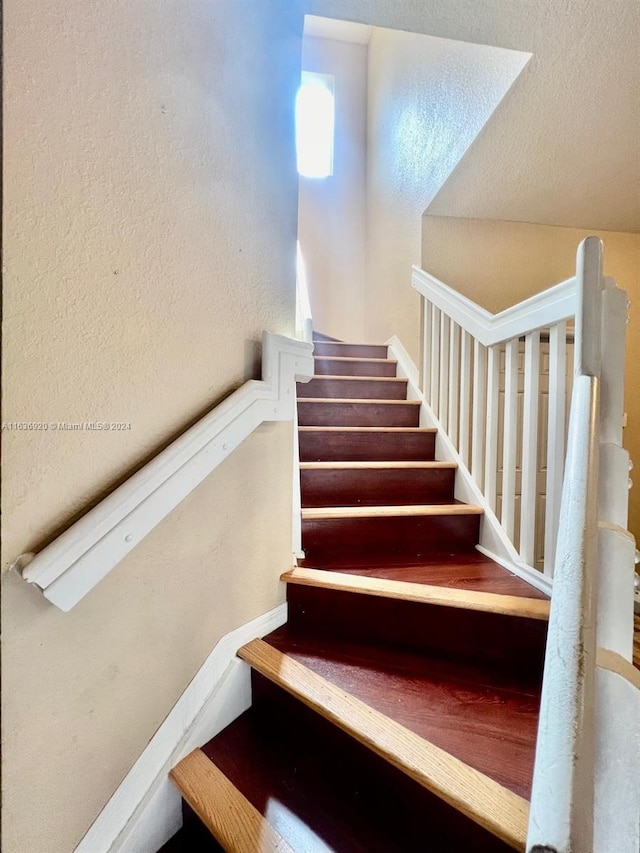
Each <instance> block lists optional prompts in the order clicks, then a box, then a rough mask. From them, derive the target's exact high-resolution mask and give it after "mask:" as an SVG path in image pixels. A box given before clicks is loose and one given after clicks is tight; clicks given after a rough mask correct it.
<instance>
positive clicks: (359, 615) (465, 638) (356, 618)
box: [287, 584, 547, 684]
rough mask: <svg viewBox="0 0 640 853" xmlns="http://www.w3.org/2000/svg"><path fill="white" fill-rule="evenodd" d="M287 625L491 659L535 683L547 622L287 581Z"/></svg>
mask: <svg viewBox="0 0 640 853" xmlns="http://www.w3.org/2000/svg"><path fill="white" fill-rule="evenodd" d="M287 602H288V607H289V622H288V624H289V626H290V628H291V630H292V631H294V632H295V633H296V636H300V637H305V638H309V637H313V638H314V640H315V639H317V640H318V642H319V644H321V643H322V639H323V638H327V639H330V640H346V641H356V642H358V643H375V644H377V643H384V644H391V645H398V646H406V647H410V648H413V649H415V650H416V651H424V652H429V653H431V654H444V655H447V656H449V655H452V656H455V657H457V658H459V659H461V660H465V661H468V662H469V663H470V664H472V663H473V662H474V661H476V662H479V663H482V662H490V663H491V664H495V665H496V666H499V667H501V668H502V667H504V668H506V669H510V670H513V671H515V672H517V673H520V674H522V676H523V677H524V678H528V679H530V680H531V682H532V684H537V683H538V682H539V681H540V679H541V678H542V664H543V660H544V650H545V644H546V635H547V623H546V622H544V621H540V620H535V619H523V618H521V617H518V616H504V615H501V614H496V613H484V612H479V611H474V610H462V609H459V608H455V607H442V606H439V605H431V604H424V603H421V602H414V601H401V600H398V599H392V598H381V597H377V596H370V595H363V594H359V593H353V592H342V591H339V590H332V589H322V588H318V587H313V586H302V585H300V584H288V586H287Z"/></svg>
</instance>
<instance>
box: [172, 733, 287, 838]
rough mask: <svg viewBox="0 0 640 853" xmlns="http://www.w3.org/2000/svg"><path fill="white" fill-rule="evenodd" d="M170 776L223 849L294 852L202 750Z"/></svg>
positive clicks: (176, 768)
mask: <svg viewBox="0 0 640 853" xmlns="http://www.w3.org/2000/svg"><path fill="white" fill-rule="evenodd" d="M169 776H170V778H171V779H172V781H173V783H174V784H175V785H176V787H177V788H178V790H179V791H180V794H181V795H182V797H183V799H184V800H185V801H186V802H187V803H188V804H189V806H190V807H191V808H192V809H193V810H194V812H195V813H196V814H197V815H198V817H199V818H200V820H201V821H202V822H203V823H204V824H205V826H206V827H207V829H208V830H209V832H211V834H212V835H213V836H214V838H216V840H217V841H219V842H220V844H222V845H223V847H224V848H225V850H228V851H233V852H234V853H296V851H295V850H294V848H293V847H290V846H289V844H287V842H286V841H284V840H283V839H282V837H281V836H280V835H279V834H278V833H277V832H276V830H275V829H274V828H273V827H272V826H271V825H270V824H269V822H268V821H267V820H266V819H265V817H264V816H263V815H262V814H260V812H259V811H258V810H257V809H256V808H255V806H253V805H252V804H251V803H250V802H249V800H247V798H246V797H244V796H243V794H242V793H241V792H240V791H239V790H238V789H237V788H236V787H235V785H233V784H232V783H231V782H230V781H229V779H228V778H227V777H226V776H225V775H224V773H222V772H221V771H220V770H219V769H218V767H216V765H215V764H214V763H213V762H212V761H210V759H209V758H207V756H206V755H205V754H204V752H203V751H202V750H200V749H194V751H193V752H192V753H190V754H189V755H187V757H186V758H184V759H183V760H182V761H181V762H180V763H179V764H178V765H177V766H176V767H174V769H173V770H172V771H171V772H170V774H169Z"/></svg>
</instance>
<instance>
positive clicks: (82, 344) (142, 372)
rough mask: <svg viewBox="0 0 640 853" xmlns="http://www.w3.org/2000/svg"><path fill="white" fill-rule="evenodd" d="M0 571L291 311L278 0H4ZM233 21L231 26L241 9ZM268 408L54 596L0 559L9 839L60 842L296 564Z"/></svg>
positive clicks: (158, 437)
mask: <svg viewBox="0 0 640 853" xmlns="http://www.w3.org/2000/svg"><path fill="white" fill-rule="evenodd" d="M4 21H5V28H6V38H5V57H4V60H5V61H4V71H5V75H4V86H5V120H4V121H5V123H4V127H5V160H4V169H5V172H4V180H5V184H4V191H5V211H4V248H5V257H4V265H5V278H4V286H5V295H4V329H3V332H4V359H3V365H4V411H3V418H4V420H5V421H36V422H37V421H45V422H50V421H74V422H79V421H90V420H102V421H112V420H113V421H127V422H130V423H131V429H130V430H129V431H126V432H110V433H104V432H86V433H78V432H70V433H62V432H58V433H56V434H54V433H52V432H50V431H47V432H38V433H34V432H28V433H27V432H11V431H5V432H3V457H4V458H3V473H4V483H3V494H2V496H3V545H4V554H3V566H4V567H6V566H7V565H8V564H10V563H11V562H12V561H13V560H14V559H15V558H16V557H17V556H18V555H19V554H20V553H22V552H25V551H28V550H32V549H34V548H36V549H37V548H38V547H39V545H40V544H41V543H42V542H43V541H45V540H46V539H47V538H50V537H51V535H52V533H53V532H54V531H55V530H56V529H58V528H59V527H61V526H63V525H64V524H65V523H66V522H68V520H69V519H70V518H72V517H73V516H74V515H76V514H77V513H78V512H81V511H82V510H83V509H84V508H86V507H87V505H88V503H89V502H91V501H93V500H95V499H96V498H97V497H99V496H100V495H101V494H103V493H104V492H105V491H106V490H108V489H109V488H110V486H111V485H112V484H113V483H114V482H116V481H118V480H119V479H120V478H122V477H124V476H126V474H127V473H128V472H130V471H131V470H133V469H134V468H135V467H136V466H138V465H139V464H140V463H141V462H142V461H143V460H144V459H146V458H148V457H149V456H150V455H152V454H153V453H154V452H155V451H156V450H157V449H158V448H159V447H160V446H162V445H163V444H164V443H166V441H167V440H169V439H170V438H171V437H173V436H174V435H176V434H178V433H179V432H180V431H181V430H182V429H183V428H184V427H185V425H187V424H188V423H189V422H190V421H192V420H193V419H194V418H196V417H198V416H199V415H200V414H201V413H203V411H205V410H206V409H207V408H208V407H210V406H211V405H212V404H214V403H215V402H216V400H219V399H220V398H222V397H223V396H225V395H226V394H227V393H228V392H229V391H230V390H232V389H233V388H235V387H237V386H238V385H239V384H241V383H242V382H243V381H244V380H245V379H247V378H249V377H251V376H255V375H256V370H257V365H256V352H259V345H258V343H257V342H258V341H259V340H260V336H261V333H262V331H263V329H265V328H266V329H269V330H271V331H274V332H279V333H284V334H290V333H291V332H292V331H293V313H294V288H295V269H294V264H295V240H296V223H297V210H296V199H297V176H296V174H295V157H294V141H293V102H294V96H295V91H296V88H297V85H298V81H299V74H300V47H301V39H300V35H301V31H302V17H301V15H300V14H299V10H298V7H297V4H296V3H291V2H275V0H274V2H269V3H260V4H256V3H255V2H251V0H234V2H233V3H228V2H210V0H168V1H167V2H164V3H161V4H158V3H155V2H151V0H138V2H135V3H125V2H117V3H109V4H102V5H100V4H95V3H93V4H87V3H81V2H74V0H61V2H60V3H55V4H46V3H45V4H43V3H41V2H39V0H11V2H9V3H5V8H4ZM249 21H250V22H251V26H247V22H249ZM290 448H291V427H290V425H286V424H285V425H282V424H281V425H273V426H265V427H263V428H261V429H260V430H259V431H258V432H257V433H255V434H254V435H253V436H252V437H251V438H249V439H248V440H247V441H246V442H245V443H244V444H243V445H242V446H241V447H240V448H239V449H238V450H237V451H236V452H235V453H234V454H233V456H232V457H231V458H230V459H228V460H227V461H226V462H225V463H224V464H223V465H222V466H221V467H220V468H219V469H218V470H217V471H216V472H214V474H213V475H212V476H211V477H210V478H209V479H208V480H207V481H206V482H205V483H204V484H202V485H201V486H200V487H199V488H198V489H197V490H196V491H195V492H194V493H193V494H192V495H191V496H190V497H189V498H188V499H187V500H185V501H184V502H183V504H182V505H181V506H180V507H179V508H178V509H177V510H176V511H175V512H174V513H173V514H172V515H171V516H170V517H169V518H168V519H166V521H165V522H163V524H162V525H160V527H158V528H157V529H156V530H155V531H154V532H153V533H152V534H151V535H150V536H149V537H148V539H147V540H145V542H144V543H143V544H141V545H140V546H139V547H138V548H137V549H136V550H135V551H134V552H132V554H131V555H130V556H129V557H128V558H127V559H126V560H125V561H123V562H122V563H121V565H120V566H118V567H117V568H116V569H115V570H114V571H113V572H112V574H111V575H110V576H109V577H108V578H107V579H106V580H105V581H104V582H103V583H102V584H100V586H98V587H97V588H96V589H95V590H94V591H93V592H92V593H91V594H90V595H89V596H88V597H87V598H86V599H85V600H83V601H82V602H81V603H80V604H79V605H78V606H77V607H76V608H75V609H74V610H73V611H72V612H71V613H68V614H63V613H61V612H59V611H57V610H56V609H55V608H54V607H53V606H51V605H49V604H47V603H46V601H45V600H44V599H43V598H42V597H41V595H40V593H39V592H38V591H37V590H36V589H35V588H32V587H29V586H27V585H26V584H25V583H24V582H22V580H21V579H20V578H19V577H18V576H17V575H16V574H15V573H14V572H5V574H4V575H3V601H2V603H3V685H4V688H5V707H4V713H3V728H4V742H3V771H4V785H3V797H4V809H3V820H4V832H3V850H4V851H5V853H24V851H27V850H28V851H29V853H52V851H55V853H67V851H71V850H73V848H74V846H75V845H76V844H77V842H78V841H79V839H80V838H81V836H82V835H83V833H84V831H85V830H86V829H87V827H88V826H89V825H90V823H91V822H92V820H93V819H94V818H95V816H96V815H97V814H98V812H99V811H100V809H101V808H102V806H103V805H104V804H105V802H106V800H107V799H108V797H109V796H110V794H111V793H112V792H113V790H114V789H115V787H116V786H117V784H118V783H119V781H120V780H121V779H122V777H123V776H124V775H125V774H126V772H127V771H128V769H129V768H130V766H131V765H132V763H133V762H134V761H135V759H136V758H137V757H138V755H139V754H140V752H141V750H142V749H143V748H144V746H145V745H146V743H147V742H148V740H149V738H150V737H151V735H152V734H153V732H154V731H155V729H156V728H157V726H158V724H159V723H160V722H161V721H162V720H163V718H164V717H165V716H166V714H167V713H168V711H169V710H170V708H171V707H172V705H173V703H174V702H175V700H176V699H177V698H178V696H179V695H180V693H181V692H182V690H183V689H184V687H185V685H186V684H187V683H188V682H189V680H190V679H191V678H192V676H193V675H194V673H195V672H196V671H197V669H198V668H199V666H200V665H201V664H202V662H203V660H204V659H205V657H206V656H207V654H208V653H209V652H210V651H211V649H212V648H213V646H214V645H215V643H216V641H217V639H218V638H219V637H220V636H221V635H222V634H224V633H226V632H227V631H229V630H231V629H232V628H234V627H236V626H238V625H240V624H242V623H244V622H246V621H247V620H249V619H251V618H253V617H255V616H257V615H258V614H260V613H263V612H265V611H267V610H269V609H270V608H272V607H273V606H275V605H276V604H277V603H278V602H279V601H280V600H281V599H282V593H281V590H280V587H279V585H278V583H277V577H278V574H279V573H280V572H281V571H282V570H283V569H285V568H287V566H288V565H289V564H290V559H291V532H290V512H291V511H290V489H291V474H290V464H291V449H290Z"/></svg>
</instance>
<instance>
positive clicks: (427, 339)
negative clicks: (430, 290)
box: [422, 297, 432, 403]
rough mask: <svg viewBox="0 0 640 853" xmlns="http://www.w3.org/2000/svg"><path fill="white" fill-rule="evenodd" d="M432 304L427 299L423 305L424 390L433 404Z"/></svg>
mask: <svg viewBox="0 0 640 853" xmlns="http://www.w3.org/2000/svg"><path fill="white" fill-rule="evenodd" d="M431 311H432V306H431V302H430V301H429V300H428V299H427V298H426V297H425V298H424V299H423V304H422V390H423V392H424V398H425V400H426V401H427V403H431Z"/></svg>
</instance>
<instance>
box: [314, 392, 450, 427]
mask: <svg viewBox="0 0 640 853" xmlns="http://www.w3.org/2000/svg"><path fill="white" fill-rule="evenodd" d="M304 402H305V403H308V402H309V400H305V401H304ZM322 402H324V400H322ZM331 402H333V403H335V402H339V401H336V400H332V401H331ZM343 402H344V401H343ZM348 402H356V403H373V402H375V401H374V400H355V401H353V400H349V401H348ZM382 402H383V403H389V402H394V401H393V400H383V401H382ZM395 402H396V403H398V402H402V401H400V400H396V401H395ZM404 402H407V401H406V400H405V401H404ZM298 430H299V432H328V433H336V432H364V433H371V432H390V433H404V432H406V433H421V434H423V435H436V433H437V432H438V430H437V429H436V428H435V427H382V426H300V427H298Z"/></svg>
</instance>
